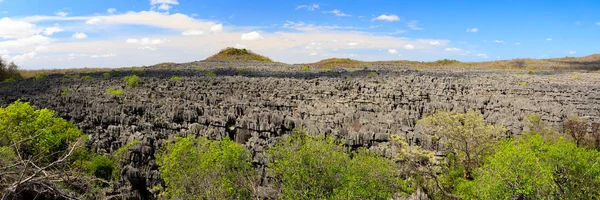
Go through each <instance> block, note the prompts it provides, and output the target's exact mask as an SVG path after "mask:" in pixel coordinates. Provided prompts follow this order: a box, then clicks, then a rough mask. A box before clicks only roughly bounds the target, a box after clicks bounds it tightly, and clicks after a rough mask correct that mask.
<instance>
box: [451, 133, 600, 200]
mask: <svg viewBox="0 0 600 200" xmlns="http://www.w3.org/2000/svg"><path fill="white" fill-rule="evenodd" d="M476 174H477V178H476V179H475V180H474V181H472V182H463V183H462V185H461V186H460V187H459V188H461V192H460V193H461V194H462V196H463V197H466V199H597V198H600V178H598V177H600V152H597V151H593V150H586V149H584V148H579V147H577V146H576V145H575V144H573V143H571V142H568V141H565V140H558V141H555V142H545V141H544V139H543V138H542V136H540V135H539V134H531V135H525V136H524V137H522V138H518V139H507V140H505V141H502V142H501V143H500V144H499V146H498V152H496V153H495V154H493V155H491V156H490V157H489V158H487V159H486V162H485V164H484V165H483V167H482V168H480V169H478V170H477V171H476Z"/></svg>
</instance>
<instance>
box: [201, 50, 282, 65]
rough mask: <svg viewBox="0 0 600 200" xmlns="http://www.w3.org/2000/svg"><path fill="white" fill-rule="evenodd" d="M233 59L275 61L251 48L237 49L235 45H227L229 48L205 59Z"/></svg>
mask: <svg viewBox="0 0 600 200" xmlns="http://www.w3.org/2000/svg"><path fill="white" fill-rule="evenodd" d="M232 60H243V61H248V60H256V61H261V62H273V60H271V59H270V58H268V57H265V56H262V55H259V54H256V53H254V52H252V51H250V50H247V49H237V48H233V47H227V48H225V49H223V50H221V51H219V53H217V54H215V55H212V56H210V57H208V58H206V60H205V61H232Z"/></svg>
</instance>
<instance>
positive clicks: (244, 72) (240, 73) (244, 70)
mask: <svg viewBox="0 0 600 200" xmlns="http://www.w3.org/2000/svg"><path fill="white" fill-rule="evenodd" d="M249 72H250V71H248V70H247V69H238V70H237V75H238V76H243V75H245V74H248V73H249Z"/></svg>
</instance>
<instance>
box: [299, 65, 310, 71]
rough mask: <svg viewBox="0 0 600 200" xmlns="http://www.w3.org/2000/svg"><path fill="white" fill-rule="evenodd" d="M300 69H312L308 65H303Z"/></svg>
mask: <svg viewBox="0 0 600 200" xmlns="http://www.w3.org/2000/svg"><path fill="white" fill-rule="evenodd" d="M300 69H301V70H302V71H310V67H308V66H302V67H300Z"/></svg>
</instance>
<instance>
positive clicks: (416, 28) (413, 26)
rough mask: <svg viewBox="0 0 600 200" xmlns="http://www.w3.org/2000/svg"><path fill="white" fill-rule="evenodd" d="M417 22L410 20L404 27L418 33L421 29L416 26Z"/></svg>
mask: <svg viewBox="0 0 600 200" xmlns="http://www.w3.org/2000/svg"><path fill="white" fill-rule="evenodd" d="M418 24H419V21H417V20H412V21H409V22H407V23H406V26H408V28H410V29H412V30H415V31H420V30H423V28H421V27H419V26H418Z"/></svg>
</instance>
